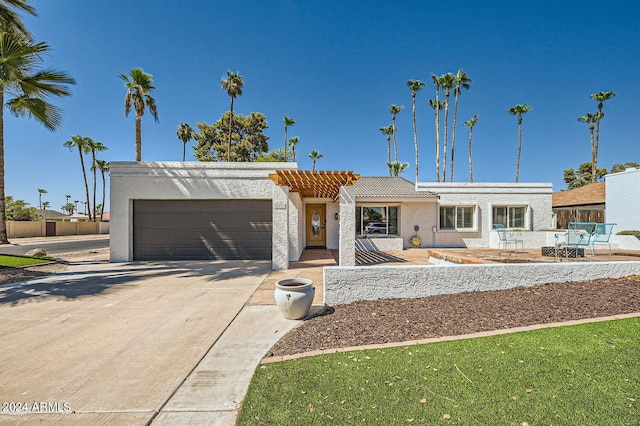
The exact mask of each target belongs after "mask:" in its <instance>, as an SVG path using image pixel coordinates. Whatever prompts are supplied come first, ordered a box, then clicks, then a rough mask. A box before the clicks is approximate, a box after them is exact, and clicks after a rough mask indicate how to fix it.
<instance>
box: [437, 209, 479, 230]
mask: <svg viewBox="0 0 640 426" xmlns="http://www.w3.org/2000/svg"><path fill="white" fill-rule="evenodd" d="M474 210H475V209H474V207H473V206H451V207H440V229H473V228H475V215H474V213H475V212H474Z"/></svg>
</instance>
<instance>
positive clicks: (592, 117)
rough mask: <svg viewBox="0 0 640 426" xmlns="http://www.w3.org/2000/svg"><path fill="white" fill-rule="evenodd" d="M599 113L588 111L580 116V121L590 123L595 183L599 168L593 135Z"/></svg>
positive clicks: (592, 181) (592, 178) (592, 179)
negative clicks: (597, 166) (597, 167)
mask: <svg viewBox="0 0 640 426" xmlns="http://www.w3.org/2000/svg"><path fill="white" fill-rule="evenodd" d="M603 114H604V113H603ZM598 115H599V113H595V114H592V113H590V112H588V113H586V114H585V115H583V116H582V117H578V121H581V122H583V123H589V136H590V139H591V183H595V182H596V178H597V177H598V176H597V169H596V144H595V139H594V137H593V129H594V125H593V123H596V122H597V121H598Z"/></svg>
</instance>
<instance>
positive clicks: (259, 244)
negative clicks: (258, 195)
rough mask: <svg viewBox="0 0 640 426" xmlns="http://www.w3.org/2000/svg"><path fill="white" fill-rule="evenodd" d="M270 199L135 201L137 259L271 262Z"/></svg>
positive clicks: (135, 258)
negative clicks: (269, 260)
mask: <svg viewBox="0 0 640 426" xmlns="http://www.w3.org/2000/svg"><path fill="white" fill-rule="evenodd" d="M271 234H272V220H271V200H134V202H133V258H134V260H196V259H222V260H231V259H241V260H268V259H271Z"/></svg>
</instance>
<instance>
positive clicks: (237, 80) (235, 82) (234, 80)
mask: <svg viewBox="0 0 640 426" xmlns="http://www.w3.org/2000/svg"><path fill="white" fill-rule="evenodd" d="M242 86H244V78H242V76H240V74H239V73H237V72H236V73H234V72H231V71H227V78H226V79H224V78H223V79H222V90H226V91H227V95H229V99H230V103H231V106H230V109H229V111H230V115H229V145H228V148H227V149H228V151H227V161H231V131H232V129H233V100H234V99H235V98H236V96H242Z"/></svg>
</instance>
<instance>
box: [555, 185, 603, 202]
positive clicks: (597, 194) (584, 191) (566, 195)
mask: <svg viewBox="0 0 640 426" xmlns="http://www.w3.org/2000/svg"><path fill="white" fill-rule="evenodd" d="M604 202H605V183H604V182H596V183H590V184H589V185H585V186H581V187H580V188H576V189H568V190H566V191H560V192H554V193H553V196H552V201H551V205H552V206H553V207H556V208H557V207H569V206H586V205H590V204H604Z"/></svg>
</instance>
